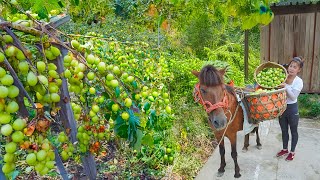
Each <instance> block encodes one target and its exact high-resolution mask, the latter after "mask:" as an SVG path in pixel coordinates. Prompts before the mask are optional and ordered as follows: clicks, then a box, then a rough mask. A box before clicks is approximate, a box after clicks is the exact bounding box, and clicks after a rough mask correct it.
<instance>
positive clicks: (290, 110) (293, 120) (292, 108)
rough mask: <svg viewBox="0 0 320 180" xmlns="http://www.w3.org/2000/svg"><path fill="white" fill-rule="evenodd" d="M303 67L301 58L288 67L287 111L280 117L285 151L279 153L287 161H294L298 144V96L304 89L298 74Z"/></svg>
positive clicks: (286, 83) (286, 86)
mask: <svg viewBox="0 0 320 180" xmlns="http://www.w3.org/2000/svg"><path fill="white" fill-rule="evenodd" d="M302 67H303V59H302V58H301V57H294V58H293V59H292V60H291V61H290V63H289V67H288V77H287V80H286V82H285V83H284V84H283V87H285V88H286V93H287V109H286V110H285V112H284V113H283V114H282V115H281V116H280V117H279V124H280V127H281V131H282V143H283V144H282V145H283V149H282V150H281V151H280V152H278V153H277V157H281V156H284V155H287V157H286V160H287V161H292V160H293V159H294V155H295V152H294V151H295V148H296V145H297V142H298V122H299V111H298V103H297V99H298V96H299V94H300V92H301V90H302V88H303V81H302V79H301V78H300V77H298V76H297V74H298V73H299V72H300V71H301V69H302ZM289 127H290V132H291V149H290V152H289V151H288V142H289Z"/></svg>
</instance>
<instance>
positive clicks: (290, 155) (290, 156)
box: [286, 152, 294, 161]
mask: <svg viewBox="0 0 320 180" xmlns="http://www.w3.org/2000/svg"><path fill="white" fill-rule="evenodd" d="M293 159H294V153H293V152H290V153H289V154H288V156H287V158H286V161H292V160H293Z"/></svg>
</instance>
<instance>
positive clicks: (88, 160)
mask: <svg viewBox="0 0 320 180" xmlns="http://www.w3.org/2000/svg"><path fill="white" fill-rule="evenodd" d="M59 49H60V51H61V54H62V56H59V57H58V58H57V60H56V61H54V63H55V64H56V66H57V72H58V73H59V74H62V73H63V72H64V67H63V57H64V56H66V55H67V54H68V50H67V49H66V48H64V47H62V46H60V47H59ZM60 92H61V94H60V97H61V100H60V102H59V107H61V109H60V111H59V112H60V119H61V120H63V121H62V123H63V125H64V127H65V128H66V129H67V128H70V130H71V131H70V137H71V142H72V143H75V142H77V123H76V121H75V119H74V115H73V111H72V108H71V105H70V95H69V90H68V84H67V80H66V79H65V78H62V85H61V87H60ZM81 160H82V164H83V168H84V172H85V173H86V175H87V176H88V179H90V180H94V179H96V177H97V168H96V162H95V160H94V157H93V156H92V154H91V153H89V152H88V153H87V154H86V155H84V156H82V158H81Z"/></svg>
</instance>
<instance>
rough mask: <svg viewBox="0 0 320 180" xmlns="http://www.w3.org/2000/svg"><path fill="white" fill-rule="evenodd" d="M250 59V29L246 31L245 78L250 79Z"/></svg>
mask: <svg viewBox="0 0 320 180" xmlns="http://www.w3.org/2000/svg"><path fill="white" fill-rule="evenodd" d="M248 59H249V31H248V30H245V31H244V79H245V82H247V81H248V66H249V63H248Z"/></svg>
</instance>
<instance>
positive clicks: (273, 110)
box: [244, 88, 287, 121]
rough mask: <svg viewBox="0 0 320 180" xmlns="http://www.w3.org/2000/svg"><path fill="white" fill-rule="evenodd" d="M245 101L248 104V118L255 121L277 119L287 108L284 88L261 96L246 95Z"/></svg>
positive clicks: (260, 94)
mask: <svg viewBox="0 0 320 180" xmlns="http://www.w3.org/2000/svg"><path fill="white" fill-rule="evenodd" d="M244 99H245V100H246V102H247V104H248V111H249V112H248V117H249V119H251V120H253V121H264V120H271V119H274V118H277V117H279V116H280V115H282V113H283V112H284V111H285V110H286V108H287V102H286V91H285V89H284V88H283V89H278V90H274V91H269V92H262V93H259V94H246V95H245V97H244Z"/></svg>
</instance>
